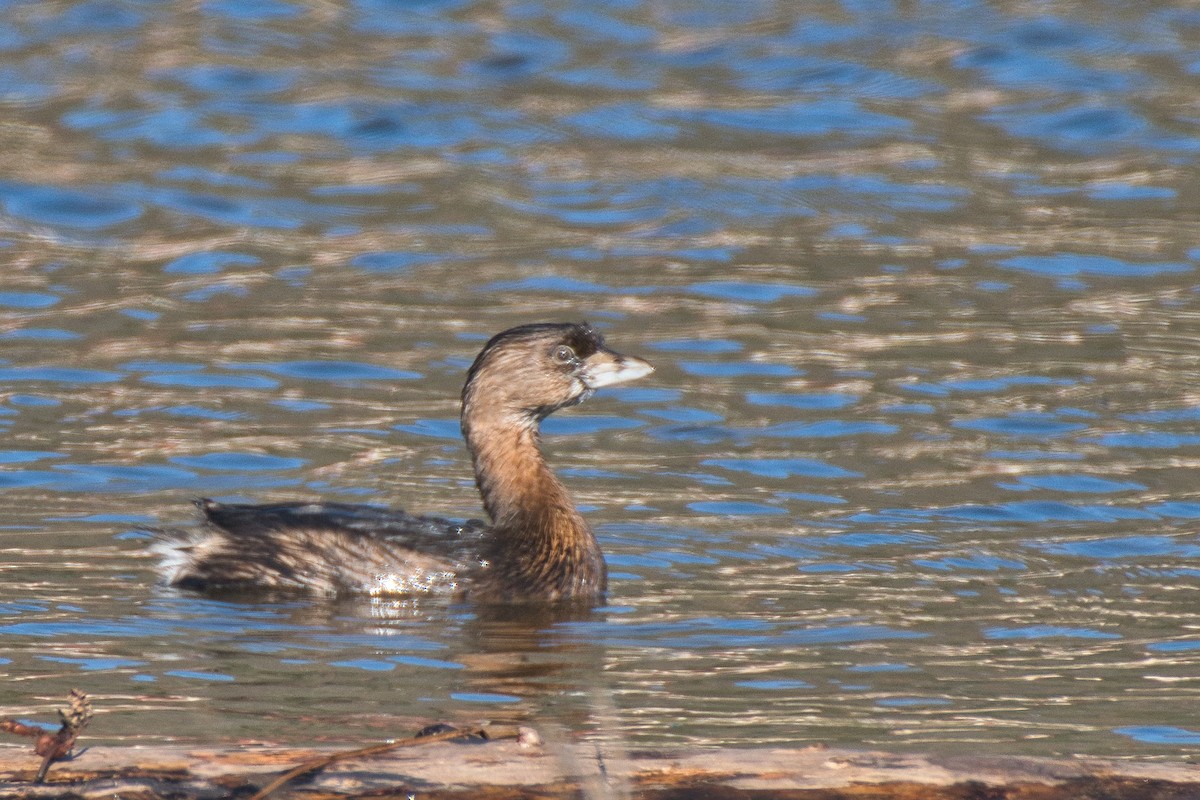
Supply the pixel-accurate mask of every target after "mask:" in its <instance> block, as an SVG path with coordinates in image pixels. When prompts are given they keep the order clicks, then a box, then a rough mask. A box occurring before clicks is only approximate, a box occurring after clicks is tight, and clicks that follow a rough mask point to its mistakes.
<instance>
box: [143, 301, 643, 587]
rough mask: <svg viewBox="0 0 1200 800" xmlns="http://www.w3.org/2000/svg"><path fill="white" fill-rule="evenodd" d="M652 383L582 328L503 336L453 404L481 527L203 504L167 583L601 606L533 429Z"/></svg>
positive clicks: (596, 555)
mask: <svg viewBox="0 0 1200 800" xmlns="http://www.w3.org/2000/svg"><path fill="white" fill-rule="evenodd" d="M653 371H654V368H653V367H651V366H650V364H648V363H647V362H645V361H643V360H642V359H640V358H634V357H632V356H624V355H621V354H620V353H616V352H614V351H612V350H610V349H608V348H607V347H605V345H604V340H603V339H602V338H601V337H600V335H599V334H598V333H596V331H594V330H592V329H591V328H590V327H588V326H587V325H586V324H584V325H576V324H570V323H562V324H556V323H544V324H535V325H522V326H520V327H517V328H512V329H510V330H507V331H504V332H503V333H500V334H497V335H496V336H494V337H493V338H492V339H491V341H489V342H488V343H487V345H485V346H484V348H483V350H482V351H481V352H480V353H479V355H478V357H476V359H475V362H474V363H473V364H472V365H471V368H470V369H469V370H468V371H467V382H466V385H465V386H464V387H463V391H462V416H461V423H462V433H463V437H464V438H465V439H466V441H467V449H468V450H469V451H470V453H471V460H472V462H473V464H474V466H475V483H476V485H478V487H479V493H480V494H481V495H482V496H483V507H484V510H485V511H486V512H487V514H488V517H490V518H491V524H490V525H486V524H484V523H482V522H480V521H478V520H472V521H470V522H467V523H465V524H462V525H459V524H455V523H452V522H450V521H448V520H444V519H439V518H436V517H417V516H412V515H409V514H407V513H405V512H403V511H400V510H392V509H383V508H378V507H375V506H364V505H347V504H342V503H284V504H278V505H233V504H224V503H217V502H214V501H211V500H201V501H200V502H199V505H200V508H201V510H202V511H203V512H204V517H205V522H204V525H202V526H201V527H199V528H198V529H197V530H195V531H194V532H191V533H188V534H184V535H183V536H179V535H178V534H176V535H171V536H169V537H168V538H166V539H165V540H163V541H161V542H160V543H159V544H158V545H157V546H156V549H157V550H158V551H159V552H160V554H162V555H163V556H164V563H163V568H164V571H165V573H166V579H167V581H168V583H170V584H173V585H175V586H180V587H184V588H189V589H200V590H216V591H243V590H276V591H279V590H283V591H307V592H315V593H320V594H328V595H336V594H369V595H397V594H419V593H428V592H451V593H463V594H465V595H466V596H467V597H469V598H471V599H474V600H478V601H482V602H512V601H550V602H553V601H558V600H598V599H600V598H601V597H603V595H604V591H605V589H606V585H607V571H606V568H605V565H604V556H603V555H602V554H601V552H600V546H599V545H598V544H597V543H596V537H595V536H594V535H593V534H592V530H591V528H590V527H588V524H587V522H586V521H585V520H584V519H583V517H582V516H581V515H580V513H579V511H577V510H576V508H575V504H574V503H573V502H572V501H571V496H570V494H568V492H567V489H566V487H564V486H563V485H562V483H561V482H560V481H559V480H558V478H557V477H555V475H554V473H553V472H551V471H550V467H549V466H547V464H546V461H545V459H544V458H543V457H542V453H541V450H540V449H539V447H538V438H539V425H540V423H541V421H542V420H543V419H545V418H546V417H547V416H549V415H550V414H552V413H554V412H555V411H557V410H558V409H560V408H563V407H565V406H570V405H575V404H576V403H579V402H581V401H583V400H585V399H586V398H587V397H589V396H590V395H591V394H592V393H593V392H594V391H595V390H596V389H598V388H600V387H602V386H611V385H613V384H616V383H624V382H625V381H631V380H634V379H635V378H640V377H643V376H645V375H648V374H650V373H651V372H653Z"/></svg>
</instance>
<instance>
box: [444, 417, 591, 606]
mask: <svg viewBox="0 0 1200 800" xmlns="http://www.w3.org/2000/svg"><path fill="white" fill-rule="evenodd" d="M462 427H463V435H464V436H465V438H466V440H467V447H468V449H469V450H470V451H471V458H472V461H473V462H474V466H475V483H476V484H477V485H478V487H479V493H480V495H481V496H482V498H483V507H484V509H485V510H486V511H487V513H488V516H489V517H490V518H491V520H492V530H493V532H494V535H493V536H492V538H491V541H490V542H489V544H488V546H487V547H485V551H484V553H483V557H484V558H485V560H488V561H490V562H491V565H492V568H493V572H495V573H497V574H500V575H503V576H505V580H506V581H511V582H512V585H513V587H514V589H517V590H519V591H522V592H525V591H528V590H529V589H531V588H533V587H534V586H537V585H539V584H541V583H544V582H546V581H549V582H551V583H553V584H554V585H553V586H552V587H549V586H548V587H546V589H545V592H544V593H548V594H551V595H554V596H557V597H566V596H570V595H574V594H577V593H580V592H585V591H590V593H593V594H594V593H595V591H596V589H597V588H598V589H599V590H600V591H603V589H604V583H605V580H604V572H605V569H604V558H603V556H602V555H601V552H600V546H599V544H598V543H597V542H596V537H595V536H594V535H593V533H592V530H591V528H590V527H589V526H588V524H587V522H586V521H585V520H584V518H583V516H582V515H581V514H580V513H579V511H578V510H577V509H576V508H575V503H574V502H573V501H572V499H571V495H570V493H569V492H568V491H567V489H566V487H565V486H563V484H562V482H561V481H559V479H558V478H557V477H556V476H555V475H554V473H553V472H552V471H551V470H550V467H549V465H547V463H546V459H545V458H544V457H543V456H542V452H541V449H540V447H539V434H538V423H537V420H536V418H524V417H517V416H513V417H509V418H503V417H500V418H497V417H495V416H489V415H484V414H474V415H470V414H464V416H463V421H462ZM587 587H590V589H589V588H587Z"/></svg>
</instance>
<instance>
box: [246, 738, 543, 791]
mask: <svg viewBox="0 0 1200 800" xmlns="http://www.w3.org/2000/svg"><path fill="white" fill-rule="evenodd" d="M520 735H521V731H520V729H519V728H516V727H510V726H497V727H488V728H469V729H466V730H452V731H443V732H442V733H431V734H429V735H427V736H410V737H408V738H407V739H397V740H396V741H394V742H387V743H385V744H376V745H371V746H370V747H360V748H358V749H356V750H343V751H342V752H340V753H332V754H330V755H327V756H321V757H320V758H314V759H313V760H311V761H305V762H304V763H303V764H300V765H299V766H296V767H294V768H292V769H290V770H288V771H287V772H285V773H283V774H282V775H280V776H279V777H278V778H276V779H275V780H273V781H271V782H270V783H268V784H267V785H266V786H264V787H263V788H261V789H259V790H258V792H256V793H255V794H254V796H253V797H251V798H250V800H263V798H265V797H266V796H267V795H269V794H271V793H272V792H274V791H275V790H276V789H278V788H279V787H281V786H283V785H285V784H286V783H288V782H289V781H291V780H293V779H295V778H298V777H300V776H301V775H307V774H308V773H310V772H316V771H318V770H322V769H324V768H325V767H328V766H329V765H331V764H336V763H338V762H340V761H352V760H354V759H357V758H367V757H368V756H377V755H380V754H381V753H387V752H390V751H392V750H399V749H401V748H403V747H415V746H417V745H421V744H434V743H436V742H447V741H450V740H451V739H461V738H463V737H464V736H481V737H483V738H484V739H487V740H488V741H494V740H496V739H516V738H518V737H519V736H520Z"/></svg>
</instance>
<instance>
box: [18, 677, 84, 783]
mask: <svg viewBox="0 0 1200 800" xmlns="http://www.w3.org/2000/svg"><path fill="white" fill-rule="evenodd" d="M67 702H68V705H67V707H66V708H65V709H61V710H60V711H59V712H58V716H59V719H60V720H61V721H62V726H61V727H60V728H59V729H58V730H57V731H56V732H54V733H51V732H50V731H48V730H46V729H45V728H43V727H41V726H40V725H24V724H22V723H20V722H17V721H16V720H12V719H4V720H0V731H5V732H7V733H15V734H17V735H18V736H28V737H30V738H31V739H33V740H34V745H33V752H35V753H36V754H37V755H39V756H41V757H42V766H41V767H40V768H39V769H38V773H37V776H36V777H35V778H34V779H33V782H34V783H42V782H43V781H45V780H46V773H47V772H48V771H49V769H50V765H51V764H53V763H54V762H55V761H58V760H60V759H63V758H66V757H67V756H68V755H70V753H71V748H72V747H74V746H75V740H76V739H77V738H78V737H79V734H80V733H82V732H83V729H84V728H86V727H87V724H88V722H90V721H91V719H92V703H91V700H90V699H89V698H88V696H87V694H85V693H84V692H82V691H80V690H79V689H72V690H71V693H70V694H69V695H68V696H67Z"/></svg>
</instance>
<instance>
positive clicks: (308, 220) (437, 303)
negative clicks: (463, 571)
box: [0, 0, 1200, 757]
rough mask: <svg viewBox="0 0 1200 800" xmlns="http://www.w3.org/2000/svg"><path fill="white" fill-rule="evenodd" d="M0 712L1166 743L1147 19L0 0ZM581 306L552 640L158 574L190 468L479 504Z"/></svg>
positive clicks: (232, 477)
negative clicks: (484, 368) (180, 582)
mask: <svg viewBox="0 0 1200 800" xmlns="http://www.w3.org/2000/svg"><path fill="white" fill-rule="evenodd" d="M0 17H2V18H3V23H4V24H3V25H0V148H2V151H3V152H4V153H5V154H6V159H5V164H4V166H3V168H2V170H0V263H2V264H3V273H2V274H3V281H2V283H0V430H3V431H4V433H5V439H4V442H5V445H4V449H3V450H0V573H2V575H3V581H2V586H0V675H3V676H4V678H5V684H4V685H5V686H6V691H5V692H4V694H3V696H2V698H0V715H5V716H6V715H19V716H22V717H30V716H33V715H36V714H46V715H48V713H49V709H51V708H53V707H54V706H55V705H57V704H58V703H60V702H61V698H62V697H63V696H64V695H65V693H66V691H67V689H68V688H70V687H72V686H79V687H81V688H83V689H85V690H86V691H88V692H90V693H92V694H93V696H94V698H95V703H96V706H97V710H98V712H99V716H98V718H97V721H96V722H95V723H94V724H93V727H92V729H91V730H90V731H89V733H90V734H91V735H93V736H94V737H95V739H97V740H108V741H125V742H130V741H142V740H147V741H163V740H167V739H179V740H184V741H228V740H232V739H241V738H255V739H273V740H288V741H313V740H320V739H325V740H332V741H338V742H345V741H356V740H374V739H377V738H382V737H387V736H396V735H401V734H404V733H407V732H410V731H411V730H413V729H414V728H415V727H419V726H421V725H423V724H425V723H427V722H428V721H430V720H432V719H448V720H474V719H479V718H493V719H521V720H532V721H533V722H534V724H535V725H538V726H539V727H541V728H542V729H543V732H549V733H550V734H551V735H561V736H585V737H590V738H594V739H596V740H602V741H607V742H611V743H613V744H614V745H618V746H619V745H622V744H632V745H638V746H646V745H652V746H664V745H672V744H688V745H697V744H704V745H708V744H723V745H739V746H745V745H757V744H767V743H793V744H795V743H805V742H813V741H825V742H830V743H835V744H848V745H867V746H875V745H879V746H885V747H892V748H911V749H934V750H955V749H962V750H965V749H971V750H978V748H979V747H980V746H981V745H982V746H984V747H986V749H987V750H988V751H996V752H1030V753H1092V754H1133V755H1138V756H1160V755H1166V756H1174V757H1178V756H1181V755H1188V754H1190V753H1191V752H1192V750H1193V749H1194V748H1195V746H1196V745H1197V744H1198V743H1200V723H1197V721H1196V716H1195V713H1194V705H1195V700H1196V694H1197V681H1198V680H1200V630H1198V626H1197V617H1196V608H1197V603H1198V597H1200V594H1198V592H1200V566H1197V565H1198V564H1200V559H1198V556H1200V537H1198V535H1197V527H1198V525H1200V522H1198V520H1200V492H1198V491H1197V489H1196V488H1195V480H1194V475H1195V473H1194V472H1193V470H1194V469H1195V468H1196V462H1197V460H1198V458H1200V388H1197V386H1198V378H1200V350H1197V347H1196V341H1197V337H1198V336H1200V315H1198V312H1197V308H1198V306H1197V286H1198V283H1197V277H1196V268H1197V265H1198V263H1200V193H1198V190H1197V186H1200V182H1197V180H1196V175H1197V168H1198V166H1200V163H1198V162H1200V136H1197V124H1198V123H1200V89H1198V88H1197V87H1200V59H1198V57H1197V53H1198V52H1200V11H1197V10H1196V9H1195V7H1194V6H1192V5H1191V4H1188V3H1183V2H1178V3H1163V2H1150V3H1139V4H1132V5H1131V4H1113V3H1093V4H1078V3H1069V2H1045V3H1038V4H1027V3H1015V2H993V3H976V2H970V0H967V1H966V2H903V3H887V2H880V3H856V2H850V0H846V2H841V3H838V2H818V3H806V4H797V3H773V2H744V3H736V4H734V3H718V2H694V0H688V1H687V2H684V0H677V1H674V0H663V1H658V2H645V0H642V1H640V2H639V0H619V1H618V2H611V3H584V2H568V0H560V1H559V2H545V3H533V2H513V3H505V4H494V3H482V2H469V1H468V0H458V1H451V0H445V1H438V0H432V1H431V2H424V3H393V2H385V1H384V0H361V2H356V3H345V4H331V3H318V2H312V3H289V2H261V3H254V4H246V3H234V2H222V1H221V0H213V2H203V3H198V4H169V5H164V4H160V3H149V2H135V1H134V0H129V1H128V2H120V1H118V0H111V1H108V2H106V1H104V0H93V1H92V2H42V3H10V4H7V5H4V6H3V7H0ZM581 318H586V319H589V320H591V321H593V323H595V324H597V325H598V326H600V327H602V328H604V329H605V330H606V331H607V332H608V335H609V338H610V340H611V341H612V343H613V344H614V345H615V346H616V347H617V348H618V349H624V350H626V351H628V352H631V353H635V354H638V355H643V356H646V357H648V358H650V359H651V360H652V361H653V362H654V363H655V364H656V365H657V367H658V372H656V373H655V375H654V376H652V378H651V379H649V380H648V381H644V382H642V383H641V384H638V385H635V386H631V387H629V388H625V389H622V390H614V391H607V392H604V393H602V394H601V395H600V396H599V397H597V398H596V399H595V400H593V401H592V402H591V403H589V404H588V405H586V406H584V407H582V408H581V409H572V410H569V411H566V412H564V413H562V414H560V415H558V416H556V417H554V418H552V419H551V420H550V422H549V424H548V425H547V434H548V435H547V445H548V449H549V451H550V452H551V457H552V460H553V462H554V463H555V464H556V465H557V466H558V468H559V469H560V470H561V472H562V474H563V475H564V477H565V478H566V480H567V481H568V482H569V484H570V486H571V488H572V489H573V491H574V492H575V493H576V495H577V497H578V499H579V500H580V502H581V503H582V504H584V505H585V507H586V509H587V512H588V514H589V517H590V518H591V519H592V521H593V522H594V524H595V526H596V528H597V531H598V533H599V535H600V537H601V539H602V542H603V544H604V547H605V549H606V551H607V552H608V554H609V562H610V569H611V572H612V596H611V598H610V604H609V606H608V607H607V608H605V609H602V610H598V611H597V612H596V613H595V614H594V615H593V616H592V617H590V618H585V619H555V618H552V617H545V618H530V616H529V615H528V614H514V615H512V617H513V618H507V619H506V618H495V617H482V616H480V615H479V614H477V613H476V612H475V611H474V610H473V609H472V608H470V607H460V606H449V607H448V606H446V605H442V604H438V603H427V602H416V601H408V602H401V601H396V602H376V603H366V602H341V603H337V604H330V603H325V602H314V601H309V600H304V599H296V600H293V601H290V602H283V601H273V602H255V601H252V600H246V601H242V602H228V601H214V600H209V599H202V598H198V597H195V596H192V595H188V594H182V593H176V592H173V591H170V590H167V589H164V588H161V587H157V586H156V585H155V572H154V566H153V563H152V561H151V559H150V558H149V557H148V556H147V553H146V545H147V537H146V535H145V534H144V533H142V532H140V528H141V526H146V525H166V524H170V525H175V524H185V523H187V522H188V521H189V520H190V519H191V518H192V516H191V511H190V507H189V505H188V502H189V500H190V499H191V498H193V497H195V496H197V495H199V494H205V495H211V496H216V497H221V498H226V499H234V498H236V499H245V500H262V501H268V500H282V499H288V498H313V497H326V498H331V499H337V500H343V501H363V502H373V503H393V504H402V505H405V506H406V507H408V508H411V509H413V510H418V511H424V512H437V513H442V514H446V515H451V516H464V517H465V516H471V515H475V514H478V513H479V512H478V501H477V498H476V496H475V493H474V488H473V486H472V484H471V480H470V473H469V463H468V460H467V458H466V456H465V454H464V452H463V450H462V447H461V445H460V444H459V442H458V437H457V424H456V422H455V415H456V412H457V409H456V400H455V398H456V396H457V392H458V389H459V386H460V382H461V380H462V375H463V371H464V369H465V367H466V365H467V364H468V363H469V362H470V359H471V358H472V357H473V355H474V353H475V351H476V350H477V349H478V347H479V346H480V344H481V343H482V342H483V341H484V340H485V339H486V337H488V336H489V335H491V334H492V333H495V332H496V331H498V330H501V329H502V328H504V327H507V326H509V325H513V324H517V323H520V322H527V321H533V320H543V319H581Z"/></svg>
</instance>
